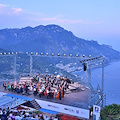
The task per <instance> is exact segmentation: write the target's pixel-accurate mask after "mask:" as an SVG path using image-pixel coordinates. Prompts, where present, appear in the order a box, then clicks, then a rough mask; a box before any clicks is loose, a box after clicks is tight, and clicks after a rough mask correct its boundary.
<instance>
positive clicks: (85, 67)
mask: <svg viewBox="0 0 120 120" xmlns="http://www.w3.org/2000/svg"><path fill="white" fill-rule="evenodd" d="M83 70H84V71H86V70H87V65H86V63H83Z"/></svg>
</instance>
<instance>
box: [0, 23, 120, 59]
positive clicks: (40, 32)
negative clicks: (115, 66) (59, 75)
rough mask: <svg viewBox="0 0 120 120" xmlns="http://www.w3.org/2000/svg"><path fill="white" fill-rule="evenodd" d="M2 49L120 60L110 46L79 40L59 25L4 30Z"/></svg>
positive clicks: (1, 31)
mask: <svg viewBox="0 0 120 120" xmlns="http://www.w3.org/2000/svg"><path fill="white" fill-rule="evenodd" d="M0 48H4V49H7V50H10V51H18V52H20V51H22V52H26V51H28V52H31V51H34V52H43V53H55V54H57V53H60V54H64V53H65V54H79V55H81V54H85V55H92V56H99V55H104V56H105V57H106V58H107V59H109V60H117V59H120V52H118V51H116V50H114V49H112V48H111V47H110V46H108V45H99V44H98V43H97V42H96V41H93V40H91V41H88V40H85V39H82V38H78V37H76V36H75V35H74V34H73V33H72V32H71V31H67V30H65V29H64V28H62V27H60V26H58V25H47V26H43V25H40V26H37V27H34V28H32V27H25V28H22V29H16V28H15V29H2V30H0Z"/></svg>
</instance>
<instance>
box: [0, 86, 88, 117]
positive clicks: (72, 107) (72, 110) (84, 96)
mask: <svg viewBox="0 0 120 120" xmlns="http://www.w3.org/2000/svg"><path fill="white" fill-rule="evenodd" d="M81 87H82V88H81V90H79V91H73V92H70V93H69V92H68V93H66V94H65V96H64V98H62V99H61V100H59V99H56V98H51V99H49V98H47V97H45V96H43V97H41V98H40V97H39V96H38V95H36V96H34V95H33V94H32V93H31V94H30V95H22V94H17V93H16V92H12V91H8V90H4V89H3V88H1V89H0V92H2V93H3V94H10V96H12V97H13V98H14V97H16V98H18V99H22V97H23V99H24V97H25V100H26V101H29V99H30V100H31V99H32V100H33V99H34V100H35V101H36V102H37V103H38V104H39V105H40V107H41V109H40V111H46V110H50V111H52V112H59V113H65V114H69V115H73V116H77V117H79V118H86V119H89V108H88V103H89V100H88V88H86V87H84V88H83V86H81ZM14 95H15V96H14ZM10 96H9V97H10ZM26 98H28V100H27V99H26ZM22 103H23V102H22Z"/></svg>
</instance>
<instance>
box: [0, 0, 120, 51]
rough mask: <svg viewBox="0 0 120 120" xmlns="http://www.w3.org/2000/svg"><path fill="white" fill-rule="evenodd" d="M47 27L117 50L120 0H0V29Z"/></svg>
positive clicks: (119, 38) (119, 49) (119, 37)
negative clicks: (61, 29)
mask: <svg viewBox="0 0 120 120" xmlns="http://www.w3.org/2000/svg"><path fill="white" fill-rule="evenodd" d="M49 24H56V25H59V26H61V27H63V28H64V29H66V30H68V31H72V32H73V34H74V35H75V36H77V37H79V38H83V39H86V40H95V41H98V43H99V44H107V45H110V46H112V47H113V48H114V49H115V50H118V51H120V47H119V45H120V0H0V29H4V28H23V27H26V26H31V27H35V26H38V25H49Z"/></svg>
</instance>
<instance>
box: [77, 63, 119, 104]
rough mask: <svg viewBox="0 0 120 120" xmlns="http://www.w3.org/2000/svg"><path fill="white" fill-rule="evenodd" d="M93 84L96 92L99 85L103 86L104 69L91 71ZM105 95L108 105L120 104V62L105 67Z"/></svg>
mask: <svg viewBox="0 0 120 120" xmlns="http://www.w3.org/2000/svg"><path fill="white" fill-rule="evenodd" d="M77 75H80V74H79V73H77ZM91 84H92V86H93V88H94V89H96V90H97V86H98V85H99V86H100V87H101V86H102V67H101V68H95V69H91ZM104 93H105V94H106V105H110V104H113V103H115V104H120V61H117V62H111V63H110V64H109V65H107V66H105V67H104Z"/></svg>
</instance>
